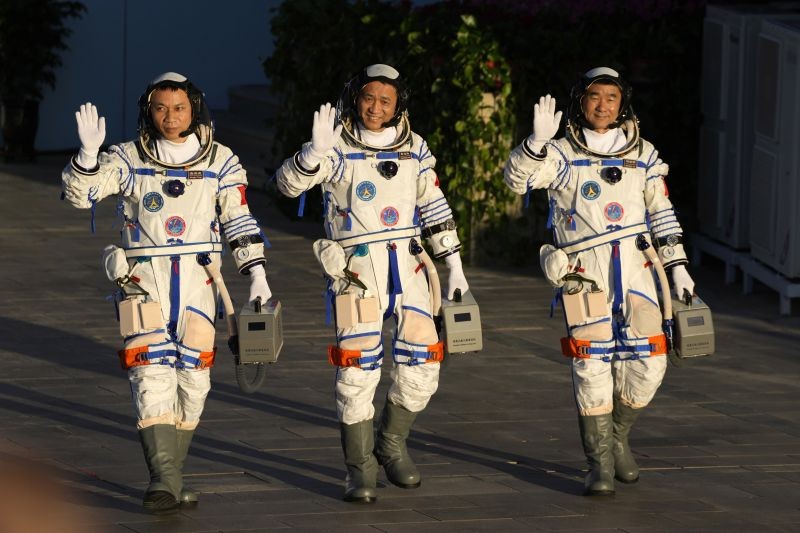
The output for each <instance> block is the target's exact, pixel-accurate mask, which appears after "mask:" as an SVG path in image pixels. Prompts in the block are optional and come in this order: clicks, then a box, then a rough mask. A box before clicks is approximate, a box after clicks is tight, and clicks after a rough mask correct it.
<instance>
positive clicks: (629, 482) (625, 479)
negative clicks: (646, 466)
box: [614, 476, 639, 485]
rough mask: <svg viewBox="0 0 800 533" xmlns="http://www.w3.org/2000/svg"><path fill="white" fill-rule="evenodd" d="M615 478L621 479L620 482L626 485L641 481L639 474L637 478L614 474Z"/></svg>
mask: <svg viewBox="0 0 800 533" xmlns="http://www.w3.org/2000/svg"><path fill="white" fill-rule="evenodd" d="M614 479H616V480H617V481H619V482H620V483H625V484H626V485H633V484H634V483H637V482H638V481H639V476H636V479H628V478H624V477H619V476H614Z"/></svg>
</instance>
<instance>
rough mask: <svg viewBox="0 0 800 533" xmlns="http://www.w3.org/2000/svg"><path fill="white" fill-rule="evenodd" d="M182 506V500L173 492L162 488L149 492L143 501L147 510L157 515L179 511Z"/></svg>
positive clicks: (143, 505)
mask: <svg viewBox="0 0 800 533" xmlns="http://www.w3.org/2000/svg"><path fill="white" fill-rule="evenodd" d="M180 506H181V504H180V502H178V500H176V499H175V497H174V496H172V494H170V493H169V492H165V491H160V490H159V491H155V492H151V493H149V494H147V495H146V496H145V500H144V502H143V503H142V507H144V509H145V510H146V511H149V512H151V513H153V514H157V515H164V514H173V513H177V512H178V509H180Z"/></svg>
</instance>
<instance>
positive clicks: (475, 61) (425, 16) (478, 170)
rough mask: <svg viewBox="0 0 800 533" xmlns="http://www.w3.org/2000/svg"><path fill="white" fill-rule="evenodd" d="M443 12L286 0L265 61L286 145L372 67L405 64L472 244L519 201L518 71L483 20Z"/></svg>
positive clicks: (372, 1) (421, 129)
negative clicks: (514, 168) (514, 159)
mask: <svg viewBox="0 0 800 533" xmlns="http://www.w3.org/2000/svg"><path fill="white" fill-rule="evenodd" d="M436 18H437V24H436V25H431V24H429V22H430V20H431V13H430V12H424V11H412V10H411V9H410V7H409V6H408V5H405V4H386V3H384V2H379V1H377V0H364V1H355V2H347V1H344V0H333V1H320V0H300V1H296V2H285V3H284V4H283V5H282V6H281V7H280V9H279V11H278V12H277V13H276V15H275V17H274V19H273V23H272V31H273V34H274V35H275V36H276V38H277V42H276V51H275V53H274V54H273V55H272V57H270V58H269V59H268V60H267V61H266V62H265V70H266V72H267V75H268V76H269V77H270V79H271V80H272V84H273V85H272V86H273V90H274V91H275V92H277V94H279V95H280V97H281V98H283V106H282V111H281V115H280V117H279V128H278V133H277V135H278V138H277V142H276V149H277V150H278V151H279V153H282V154H286V155H288V154H291V153H293V152H294V151H295V150H297V148H298V147H299V146H300V145H301V144H302V142H304V141H306V140H307V139H308V137H309V133H310V126H311V116H312V114H313V111H314V110H315V109H317V108H318V107H319V105H320V104H321V103H323V102H326V101H330V102H334V101H336V99H337V98H338V93H339V91H340V90H341V88H342V86H343V84H344V82H345V81H346V80H348V79H349V78H350V77H351V76H353V75H355V74H356V73H358V72H359V71H360V70H361V69H363V68H364V67H365V66H366V65H369V64H372V63H388V64H391V65H393V66H395V67H396V68H397V69H398V70H399V71H400V72H401V73H402V74H403V76H404V77H405V78H406V80H407V81H408V83H409V85H410V89H411V93H412V98H411V103H410V116H411V124H412V128H413V129H414V131H416V132H418V133H419V134H420V135H422V136H423V137H424V138H425V139H426V140H427V142H428V145H429V146H430V148H431V151H432V152H433V154H434V155H435V156H436V158H437V161H438V163H437V167H436V170H437V175H438V176H439V179H440V183H441V186H442V188H443V190H444V191H445V194H446V195H447V197H448V200H449V202H450V205H451V206H452V208H453V211H454V213H455V217H456V222H457V223H458V227H459V234H460V237H461V239H462V241H463V243H464V245H465V246H466V248H467V249H471V248H474V247H475V243H476V239H477V235H478V233H479V231H482V230H483V229H485V228H486V227H489V226H490V225H492V224H497V222H498V221H499V220H500V219H501V217H502V216H504V215H506V214H507V212H508V211H509V209H510V208H511V206H513V205H515V204H517V203H518V201H517V199H516V198H514V197H513V194H511V193H510V191H508V189H507V188H506V187H505V186H504V185H503V183H502V164H503V161H504V160H505V158H506V157H507V156H508V153H509V151H510V149H511V136H510V132H511V131H513V127H514V121H513V115H512V113H511V112H510V111H509V102H510V95H511V85H510V72H509V67H508V64H507V63H506V62H505V60H504V58H503V56H502V54H501V53H500V51H499V45H498V44H497V42H495V41H494V40H493V39H492V38H491V37H490V36H489V35H488V34H487V33H486V32H485V31H484V30H481V29H480V28H479V26H478V24H477V22H476V20H475V18H474V17H470V16H466V15H465V16H460V15H459V14H458V13H452V12H441V13H437V14H436ZM332 28H335V31H333V30H332ZM321 40H322V41H324V42H325V43H326V46H324V47H321V46H320V44H319V43H320V42H321ZM312 201H313V200H312ZM309 207H312V206H309ZM312 212H314V211H313V207H312ZM472 251H473V252H474V250H472Z"/></svg>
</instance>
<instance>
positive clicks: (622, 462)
mask: <svg viewBox="0 0 800 533" xmlns="http://www.w3.org/2000/svg"><path fill="white" fill-rule="evenodd" d="M641 412H642V410H641V409H634V408H633V407H628V406H627V405H624V404H622V403H621V402H619V401H616V402H614V413H613V414H614V447H613V453H614V477H615V478H616V479H617V481H621V482H622V483H636V482H637V481H639V465H637V464H636V459H634V457H633V454H632V453H631V448H630V445H629V444H628V435H629V434H630V432H631V427H633V423H634V422H636V419H637V418H639V414H640V413H641Z"/></svg>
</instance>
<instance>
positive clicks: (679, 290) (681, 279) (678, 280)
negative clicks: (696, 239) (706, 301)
mask: <svg viewBox="0 0 800 533" xmlns="http://www.w3.org/2000/svg"><path fill="white" fill-rule="evenodd" d="M672 287H673V288H674V289H675V296H677V297H678V299H679V300H683V290H684V289H686V290H688V291H689V294H694V281H692V277H691V276H690V275H689V272H688V271H687V270H686V266H685V265H676V266H674V267H672Z"/></svg>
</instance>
